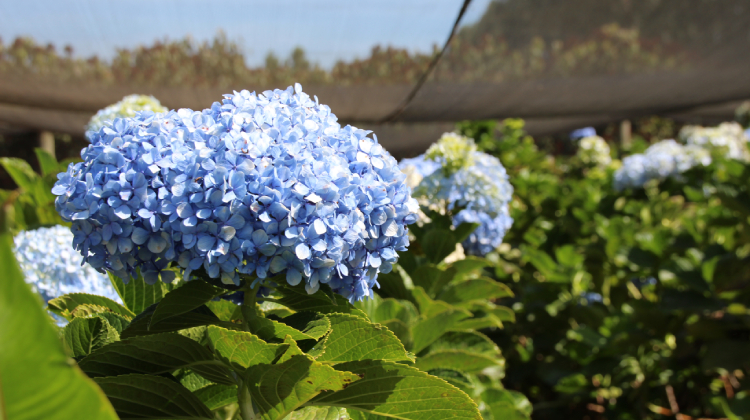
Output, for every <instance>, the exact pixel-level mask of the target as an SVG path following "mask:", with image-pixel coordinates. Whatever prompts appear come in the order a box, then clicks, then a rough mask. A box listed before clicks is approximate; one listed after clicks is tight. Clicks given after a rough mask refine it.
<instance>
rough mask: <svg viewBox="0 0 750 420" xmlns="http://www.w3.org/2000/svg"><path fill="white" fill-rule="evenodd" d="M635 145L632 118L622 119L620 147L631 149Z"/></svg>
mask: <svg viewBox="0 0 750 420" xmlns="http://www.w3.org/2000/svg"><path fill="white" fill-rule="evenodd" d="M632 145H633V126H632V125H631V124H630V120H622V121H621V122H620V147H622V148H623V149H626V150H627V149H630V147H631V146H632Z"/></svg>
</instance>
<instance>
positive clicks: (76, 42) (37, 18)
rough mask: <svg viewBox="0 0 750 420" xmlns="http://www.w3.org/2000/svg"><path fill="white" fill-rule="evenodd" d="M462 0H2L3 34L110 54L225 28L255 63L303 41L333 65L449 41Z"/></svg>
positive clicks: (473, 17) (475, 9)
mask: <svg viewBox="0 0 750 420" xmlns="http://www.w3.org/2000/svg"><path fill="white" fill-rule="evenodd" d="M489 2H490V0H473V1H472V3H471V6H470V7H469V10H468V11H467V14H466V15H465V16H464V19H463V20H462V25H466V24H470V23H473V22H475V21H477V20H478V19H479V18H480V17H481V15H482V14H483V13H484V11H485V10H486V8H487V5H488V4H489ZM462 3H463V2H462V0H370V1H362V0H209V1H206V0H116V1H115V0H0V39H2V41H3V42H4V43H6V44H7V43H9V42H11V41H12V40H13V39H15V38H16V37H18V36H29V37H32V38H33V39H34V40H36V41H37V42H38V43H42V44H47V43H52V44H54V45H55V46H56V47H57V50H58V52H60V51H62V48H63V47H64V46H65V45H67V44H69V45H71V46H72V47H73V50H74V55H76V56H78V57H89V56H91V55H98V56H99V57H100V58H104V59H109V58H111V57H113V56H114V53H115V50H116V49H117V48H133V47H136V46H138V45H150V44H153V43H154V41H156V40H164V39H170V40H177V39H182V38H183V37H185V36H188V35H189V36H191V37H192V38H193V39H194V40H196V41H202V40H208V39H212V38H213V37H214V36H215V35H216V34H217V33H218V31H219V30H223V31H224V32H225V33H226V34H227V36H228V38H229V39H230V40H233V41H237V42H238V43H239V44H240V46H241V47H242V49H243V51H244V53H245V57H246V60H247V63H248V65H251V66H256V65H260V64H262V63H263V62H264V60H265V57H266V54H267V53H268V52H269V51H273V52H275V53H276V54H277V55H278V56H280V57H287V56H288V55H289V53H290V52H291V51H292V50H293V49H294V48H295V47H296V46H301V47H302V48H304V49H305V51H306V52H307V54H308V58H309V59H310V60H311V61H313V62H316V63H318V64H320V65H322V66H323V67H324V68H330V67H331V66H333V64H334V63H335V62H336V61H338V60H341V59H343V60H351V59H353V58H357V57H359V58H362V57H366V56H368V55H369V52H370V50H371V49H372V47H373V46H374V45H377V44H379V45H383V46H388V45H390V46H394V47H399V48H407V49H409V50H410V51H412V52H414V51H421V52H429V51H431V49H432V46H433V45H435V44H437V45H440V46H442V44H443V42H445V39H446V37H447V36H448V33H449V31H450V28H451V26H452V25H453V22H454V20H455V18H456V15H457V14H458V11H459V9H460V7H461V4H462Z"/></svg>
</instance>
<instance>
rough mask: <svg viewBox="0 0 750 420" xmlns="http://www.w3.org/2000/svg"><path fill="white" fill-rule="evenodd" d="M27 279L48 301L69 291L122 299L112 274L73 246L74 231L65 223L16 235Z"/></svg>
mask: <svg viewBox="0 0 750 420" xmlns="http://www.w3.org/2000/svg"><path fill="white" fill-rule="evenodd" d="M13 241H14V244H15V255H16V259H17V260H18V264H19V265H20V266H21V271H23V274H24V277H25V280H26V282H27V283H29V284H31V286H32V288H33V289H34V291H35V292H37V293H38V294H39V295H40V296H41V297H42V299H44V301H45V302H48V301H50V300H51V299H54V298H56V297H59V296H62V295H64V294H68V293H88V294H93V295H99V296H104V297H108V298H110V299H112V300H115V301H117V302H121V300H120V297H119V296H118V295H117V292H116V291H115V289H114V287H112V283H110V281H109V277H107V275H105V274H101V273H99V272H97V271H96V270H94V268H92V267H91V266H90V265H88V264H84V265H83V266H81V262H82V261H83V257H81V256H80V255H79V254H78V252H76V250H75V249H73V246H72V243H73V234H72V233H70V229H68V228H67V227H64V226H53V227H50V228H40V229H36V230H27V231H23V232H21V233H19V234H18V235H16V237H15V238H14V239H13Z"/></svg>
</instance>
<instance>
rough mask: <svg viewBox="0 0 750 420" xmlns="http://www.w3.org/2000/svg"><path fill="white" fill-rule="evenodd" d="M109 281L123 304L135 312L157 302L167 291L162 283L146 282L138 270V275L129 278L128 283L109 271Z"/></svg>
mask: <svg viewBox="0 0 750 420" xmlns="http://www.w3.org/2000/svg"><path fill="white" fill-rule="evenodd" d="M109 281H110V282H111V283H112V285H113V286H114V287H115V290H116V291H117V294H118V295H120V299H122V301H123V303H124V304H125V306H126V307H127V308H128V309H130V310H131V311H132V312H133V313H135V314H140V313H141V312H143V311H144V310H146V308H148V307H149V306H151V305H153V304H154V303H157V302H159V301H160V300H161V299H162V298H163V297H164V295H165V294H166V293H167V286H166V285H165V284H164V283H162V282H156V283H154V284H146V282H145V281H144V280H143V277H142V276H141V275H140V272H139V274H138V277H137V278H131V279H130V281H129V282H128V284H125V283H124V282H123V281H122V280H121V279H120V278H119V277H117V276H115V275H114V274H112V273H109Z"/></svg>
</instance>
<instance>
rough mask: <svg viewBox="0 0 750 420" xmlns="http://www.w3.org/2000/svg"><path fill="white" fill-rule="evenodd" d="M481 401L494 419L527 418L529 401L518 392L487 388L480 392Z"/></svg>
mask: <svg viewBox="0 0 750 420" xmlns="http://www.w3.org/2000/svg"><path fill="white" fill-rule="evenodd" d="M482 401H484V402H485V404H487V407H488V409H489V411H490V413H492V417H494V418H495V420H500V419H502V420H505V419H508V420H529V419H530V418H531V410H532V408H531V403H530V402H529V400H528V399H526V397H525V396H524V395H523V394H521V393H520V392H516V391H509V390H506V389H497V388H489V389H487V390H485V391H484V392H483V393H482Z"/></svg>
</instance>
